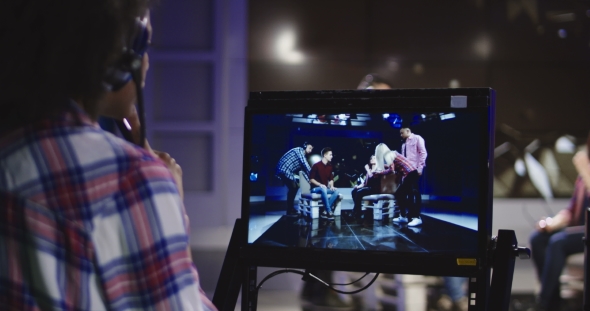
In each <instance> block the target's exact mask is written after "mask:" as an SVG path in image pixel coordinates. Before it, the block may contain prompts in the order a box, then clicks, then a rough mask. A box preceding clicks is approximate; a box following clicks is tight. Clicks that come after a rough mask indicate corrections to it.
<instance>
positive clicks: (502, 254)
mask: <svg viewBox="0 0 590 311" xmlns="http://www.w3.org/2000/svg"><path fill="white" fill-rule="evenodd" d="M588 213H589V214H590V208H589V209H588ZM586 223H587V224H588V222H586ZM244 226H246V224H245V223H244V221H243V220H242V219H240V218H238V219H236V222H235V224H234V229H233V232H232V235H231V238H230V242H229V246H228V249H227V253H226V254H225V259H224V261H223V265H222V268H221V273H220V275H219V280H218V281H217V286H216V288H215V293H214V295H213V301H212V302H213V304H214V305H215V306H216V307H217V309H218V310H219V311H234V310H235V307H236V303H237V301H238V296H239V293H240V287H241V288H242V309H241V310H242V311H256V306H257V302H258V297H257V295H258V293H257V291H256V285H257V280H256V273H257V267H256V266H253V265H248V264H247V263H246V262H244V261H243V260H242V259H241V258H240V238H242V236H240V235H242V234H243V232H245V230H243V229H244ZM586 228H587V230H588V225H587V226H586ZM586 245H588V244H586ZM490 254H491V256H490V260H489V262H490V264H491V268H492V269H493V275H492V278H491V284H490V289H489V295H488V297H487V301H488V303H487V306H486V307H485V308H484V309H483V310H481V311H486V310H490V311H491V310H493V311H508V310H509V305H510V293H511V291H512V279H513V276H514V264H515V259H516V257H519V258H520V259H529V258H530V256H531V251H530V250H529V249H528V248H525V247H519V246H518V245H517V240H516V235H515V233H514V230H498V235H497V237H495V238H493V239H492V241H491V243H490ZM586 266H587V262H586ZM373 272H376V271H373ZM587 273H588V272H587V270H586V275H587ZM587 279H588V278H585V280H587ZM244 284H246V286H242V285H244ZM584 290H585V293H586V287H584ZM586 306H587V304H586V296H584V310H589V309H587V308H586Z"/></svg>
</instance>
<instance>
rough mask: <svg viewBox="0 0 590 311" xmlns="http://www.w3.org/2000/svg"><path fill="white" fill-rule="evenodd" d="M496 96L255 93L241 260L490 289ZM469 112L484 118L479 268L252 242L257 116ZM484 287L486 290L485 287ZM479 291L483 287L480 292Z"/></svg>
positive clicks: (445, 260) (435, 258) (420, 257)
mask: <svg viewBox="0 0 590 311" xmlns="http://www.w3.org/2000/svg"><path fill="white" fill-rule="evenodd" d="M495 97H496V95H495V91H494V90H493V89H491V88H456V89H395V90H338V91H284V92H252V93H250V98H249V100H248V105H247V106H246V108H245V128H244V158H243V163H244V167H243V174H242V175H243V187H242V220H243V221H244V222H245V223H246V225H245V226H243V228H242V229H243V230H245V231H244V232H242V234H241V235H242V239H241V241H240V249H241V252H240V257H241V258H242V260H245V262H247V264H248V265H254V266H267V267H287V268H300V269H326V270H343V271H359V272H382V273H396V274H421V275H453V276H467V277H473V278H479V279H480V280H482V279H483V280H485V282H480V285H479V286H484V287H485V288H487V286H489V282H488V280H489V275H490V265H491V262H490V258H489V257H490V249H489V248H490V245H491V243H490V242H491V239H492V237H491V231H492V195H493V193H492V185H493V175H492V172H493V150H494V131H495ZM383 109H388V110H390V111H391V110H396V111H412V112H420V111H425V112H427V111H465V112H474V113H476V114H477V115H479V116H480V118H481V121H482V124H481V125H480V128H479V130H480V132H481V133H480V137H481V139H482V140H483V142H484V143H483V144H482V145H483V147H484V148H482V149H483V150H481V154H480V157H481V159H480V161H478V165H479V170H480V172H481V175H480V176H479V177H480V178H479V191H480V194H481V195H480V198H479V203H478V204H480V206H479V209H478V231H477V232H478V237H477V241H478V243H477V244H478V247H477V255H476V256H475V259H476V263H475V265H471V264H469V265H464V264H459V259H461V258H457V257H453V256H449V255H448V254H442V255H441V254H431V253H400V252H391V251H366V250H365V251H357V250H343V249H325V248H301V247H269V246H257V245H253V244H249V243H248V240H247V239H248V237H247V236H248V225H247V224H248V220H249V189H250V188H249V178H248V176H249V173H250V167H249V159H248V157H249V155H250V154H251V150H250V142H251V139H252V137H250V135H249V133H250V129H251V127H252V122H251V118H250V117H251V116H252V115H254V114H257V113H269V114H274V113H278V114H281V113H284V114H293V113H303V112H315V113H318V112H321V113H329V112H334V113H337V112H342V111H346V112H355V111H371V112H379V111H383ZM481 284H483V285H481ZM479 286H478V287H479Z"/></svg>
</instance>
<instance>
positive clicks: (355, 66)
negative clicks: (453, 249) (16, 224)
mask: <svg viewBox="0 0 590 311" xmlns="http://www.w3.org/2000/svg"><path fill="white" fill-rule="evenodd" d="M589 9H590V4H589V2H588V1H544V0H505V1H485V0H464V1H444V2H440V1H425V0H419V1H387V0H367V1H336V0H322V1H311V0H299V1H287V0H272V1H271V0H257V1H250V2H249V37H248V40H249V44H248V51H249V72H248V79H249V90H250V91H267V90H318V89H355V88H356V87H357V85H358V84H359V82H360V80H361V78H362V77H364V75H366V74H367V73H377V74H379V75H381V76H383V77H384V78H386V79H388V80H389V81H391V83H392V84H393V86H394V87H395V88H447V87H491V88H493V89H495V90H496V91H497V96H498V97H497V101H496V103H497V107H496V124H497V130H496V146H502V148H500V149H498V150H497V152H496V156H497V158H496V167H495V177H496V178H495V184H494V186H495V187H494V188H495V196H496V197H538V196H541V195H542V196H545V197H547V196H551V197H568V196H569V195H570V194H571V191H572V189H573V182H574V180H575V177H576V173H575V171H574V170H573V166H572V164H571V157H572V156H573V153H572V152H573V151H571V150H570V151H569V152H567V153H564V152H563V151H561V152H558V151H557V150H556V149H555V144H556V141H557V139H558V138H560V137H563V136H564V135H568V136H566V137H567V139H568V140H569V141H570V142H571V143H573V145H575V146H577V147H579V146H581V145H583V144H585V141H586V137H587V134H588V130H589V129H590V126H589V122H588V115H589V114H588V113H589V112H590V105H589V104H590V88H589V87H588V86H589V85H590V67H589V62H588V61H589V59H590V45H589V44H590V31H589V27H590V18H589V15H590V11H588V10H589ZM416 133H418V132H417V131H416ZM462 135H464V133H462V132H461V131H460V130H459V131H457V133H456V134H455V135H453V136H454V138H455V139H456V140H460V139H461V137H462ZM527 146H528V148H527ZM427 147H428V146H427ZM527 153H528V154H530V155H532V157H533V158H534V159H535V160H536V161H538V162H539V163H540V164H541V166H542V167H543V168H544V170H545V172H541V173H544V175H543V174H542V175H543V176H545V177H546V179H547V180H546V182H547V183H548V184H550V188H551V189H550V190H549V192H547V190H546V189H545V190H543V189H540V188H543V187H542V186H539V184H538V183H533V182H532V181H531V178H530V176H531V175H532V176H536V175H534V174H535V172H533V171H532V170H534V169H541V170H543V168H539V167H536V166H533V167H529V166H528V165H529V163H528V162H526V164H527V170H526V172H525V173H524V175H523V174H522V173H521V175H522V176H521V175H518V174H517V173H516V172H515V169H514V167H515V162H516V161H517V160H518V159H526V158H527V155H526V154H527ZM529 159H530V158H529ZM538 179H539V178H537V180H538Z"/></svg>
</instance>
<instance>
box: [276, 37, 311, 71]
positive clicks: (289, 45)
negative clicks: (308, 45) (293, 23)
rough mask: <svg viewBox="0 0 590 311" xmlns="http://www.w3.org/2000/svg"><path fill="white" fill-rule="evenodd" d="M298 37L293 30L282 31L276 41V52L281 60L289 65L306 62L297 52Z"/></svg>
mask: <svg viewBox="0 0 590 311" xmlns="http://www.w3.org/2000/svg"><path fill="white" fill-rule="evenodd" d="M296 42H297V36H296V34H295V31H294V30H293V29H285V30H283V31H281V32H280V33H279V35H278V37H277V40H276V45H275V48H276V52H277V56H278V58H279V59H281V60H282V61H284V62H286V63H289V64H300V63H302V62H303V61H304V60H305V56H304V55H303V53H301V52H300V51H297V50H295V45H296Z"/></svg>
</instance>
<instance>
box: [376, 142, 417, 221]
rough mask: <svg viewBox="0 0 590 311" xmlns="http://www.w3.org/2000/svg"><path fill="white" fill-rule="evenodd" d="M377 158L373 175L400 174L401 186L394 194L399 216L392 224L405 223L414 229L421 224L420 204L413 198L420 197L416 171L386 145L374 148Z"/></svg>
mask: <svg viewBox="0 0 590 311" xmlns="http://www.w3.org/2000/svg"><path fill="white" fill-rule="evenodd" d="M375 157H376V158H377V170H376V172H375V174H383V175H387V174H391V173H395V174H400V175H401V184H400V186H399V188H397V190H396V192H395V200H396V201H397V202H398V205H399V207H400V215H399V217H396V218H394V219H393V222H394V223H398V224H401V223H407V224H408V226H410V227H414V226H419V225H421V224H422V219H421V218H420V204H417V200H416V199H415V196H417V195H420V192H419V190H418V189H419V188H418V181H419V179H420V175H419V174H418V170H417V169H416V167H414V166H413V165H412V164H411V163H410V161H409V160H408V159H407V158H406V157H404V156H403V155H401V154H400V153H398V152H397V151H395V150H391V149H389V147H387V145H386V144H383V143H381V144H379V145H377V147H376V148H375Z"/></svg>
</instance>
